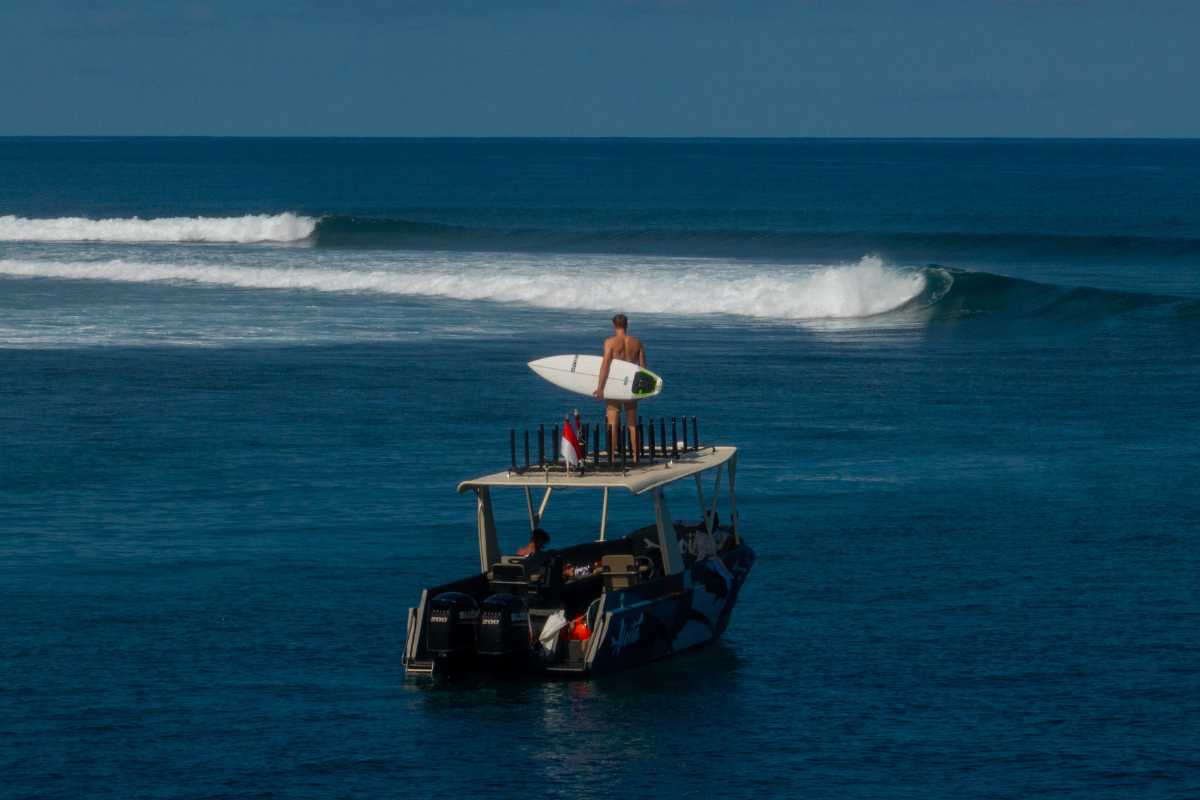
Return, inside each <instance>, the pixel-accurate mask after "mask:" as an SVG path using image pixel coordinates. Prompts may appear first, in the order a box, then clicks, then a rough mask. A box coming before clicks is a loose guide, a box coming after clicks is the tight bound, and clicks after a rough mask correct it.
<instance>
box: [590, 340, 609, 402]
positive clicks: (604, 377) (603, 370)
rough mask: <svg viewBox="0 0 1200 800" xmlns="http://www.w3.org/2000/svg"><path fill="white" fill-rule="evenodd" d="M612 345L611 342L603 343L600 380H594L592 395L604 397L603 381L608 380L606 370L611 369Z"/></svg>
mask: <svg viewBox="0 0 1200 800" xmlns="http://www.w3.org/2000/svg"><path fill="white" fill-rule="evenodd" d="M612 360H613V346H612V343H611V342H605V343H604V361H603V362H602V363H601V364H600V380H598V381H597V382H596V391H594V392H592V397H599V398H603V397H604V383H605V381H607V380H608V372H609V370H611V369H612Z"/></svg>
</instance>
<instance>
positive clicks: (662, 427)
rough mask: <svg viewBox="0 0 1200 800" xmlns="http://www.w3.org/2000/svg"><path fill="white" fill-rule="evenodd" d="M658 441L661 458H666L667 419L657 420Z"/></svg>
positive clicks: (660, 418)
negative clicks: (660, 443)
mask: <svg viewBox="0 0 1200 800" xmlns="http://www.w3.org/2000/svg"><path fill="white" fill-rule="evenodd" d="M658 440H659V441H660V442H662V456H663V458H666V457H667V418H666V417H659V418H658Z"/></svg>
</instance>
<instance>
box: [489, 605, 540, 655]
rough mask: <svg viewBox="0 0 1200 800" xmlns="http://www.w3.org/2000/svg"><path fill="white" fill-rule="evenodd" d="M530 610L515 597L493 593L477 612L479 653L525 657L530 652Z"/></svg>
mask: <svg viewBox="0 0 1200 800" xmlns="http://www.w3.org/2000/svg"><path fill="white" fill-rule="evenodd" d="M529 641H530V638H529V607H528V606H526V605H525V601H524V600H522V599H521V598H519V597H517V596H516V595H515V594H494V595H492V596H491V597H489V598H488V599H486V600H484V601H483V605H482V606H481V607H480V609H479V653H480V655H485V656H527V655H529V653H530V651H531V647H530V643H529Z"/></svg>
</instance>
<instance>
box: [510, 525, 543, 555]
mask: <svg viewBox="0 0 1200 800" xmlns="http://www.w3.org/2000/svg"><path fill="white" fill-rule="evenodd" d="M548 544H550V534H548V533H546V532H545V531H544V530H542V529H541V528H534V529H533V533H531V534H529V544H527V545H525V546H524V547H522V548H521V549H520V550H518V551H517V555H519V556H521V557H522V558H528V557H529V556H531V555H534V554H535V553H540V552H542V551H543V550H545V549H546V545H548Z"/></svg>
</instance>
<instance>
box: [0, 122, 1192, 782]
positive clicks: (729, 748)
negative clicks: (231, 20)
mask: <svg viewBox="0 0 1200 800" xmlns="http://www.w3.org/2000/svg"><path fill="white" fill-rule="evenodd" d="M617 310H621V311H625V312H626V313H628V314H629V315H630V317H631V319H632V329H633V332H635V333H637V334H638V335H640V336H641V337H643V338H644V340H645V341H646V344H647V349H648V353H649V360H650V366H651V367H652V368H654V369H655V370H657V371H659V372H660V373H661V374H662V375H663V376H664V379H665V382H666V385H667V391H666V392H664V394H663V396H662V397H661V398H659V399H657V400H655V401H653V404H650V403H648V404H646V406H645V410H646V413H653V414H661V413H665V414H695V415H697V416H698V417H699V419H700V423H701V428H702V434H703V437H704V438H705V439H706V440H709V441H720V442H724V443H732V444H736V445H738V446H739V447H740V448H741V449H742V450H741V463H740V468H739V471H738V500H739V510H740V511H741V519H742V524H743V526H744V533H745V535H746V538H747V540H748V541H749V542H750V543H751V544H752V545H753V546H754V547H755V549H756V550H757V552H758V554H759V560H758V563H757V564H756V566H755V569H754V572H753V573H752V574H751V576H750V580H749V583H748V584H747V587H746V590H745V591H744V592H743V594H742V596H741V599H740V602H739V606H738V607H737V609H736V610H735V612H734V617H733V622H732V625H731V627H730V630H729V631H728V633H727V635H726V636H725V638H723V639H722V640H721V641H720V642H719V643H717V644H715V645H712V646H710V647H708V648H705V649H704V650H701V651H698V652H695V653H691V654H688V655H684V656H680V657H678V658H676V659H673V660H671V661H668V662H665V663H662V664H660V665H656V666H652V667H649V668H645V669H641V670H637V671H634V672H630V673H626V674H623V675H618V676H614V677H611V678H605V679H597V680H594V681H577V682H558V683H521V682H499V683H491V684H489V683H478V682H472V681H465V682H461V681H460V682H452V683H449V684H433V683H429V682H425V681H419V680H411V679H405V677H404V674H403V669H402V667H401V663H400V658H401V651H402V646H403V638H404V615H405V609H407V607H408V606H410V605H413V604H415V602H416V600H417V598H418V595H419V591H420V589H421V587H423V586H427V585H430V584H436V583H440V582H443V581H445V580H448V579H450V578H454V577H458V576H461V575H465V574H467V573H469V572H471V571H472V570H474V569H476V568H477V556H476V549H475V548H476V545H475V539H474V530H473V506H472V503H471V501H470V500H469V499H468V498H467V497H463V496H458V495H456V494H455V491H454V487H455V484H456V482H457V481H458V480H460V479H463V478H465V477H468V476H471V475H474V474H478V473H482V472H486V471H491V470H493V469H496V468H501V467H502V466H504V464H506V463H507V459H508V453H507V440H508V428H509V427H511V426H518V427H520V426H532V425H536V424H537V423H538V422H545V423H546V424H550V423H553V422H555V421H557V420H558V419H560V418H561V415H563V414H564V413H566V412H568V411H570V410H572V409H573V408H576V407H580V408H581V410H582V411H583V412H584V413H585V414H590V413H594V409H593V408H592V407H591V405H590V403H589V402H588V401H585V400H584V399H583V398H574V397H572V396H569V395H565V394H562V393H561V392H559V391H558V390H556V389H554V388H553V387H550V386H549V385H548V384H544V383H542V382H540V381H539V380H538V379H537V378H536V377H535V376H534V375H533V374H532V373H530V372H529V371H528V369H527V368H526V367H525V362H527V361H528V360H530V359H533V358H536V357H540V356H544V355H548V354H552V353H560V352H576V351H579V352H588V351H595V350H596V349H597V348H598V347H599V345H600V342H601V339H602V337H603V336H604V335H606V333H607V320H608V317H609V316H611V314H612V313H613V312H614V311H617ZM1198 398H1200V142H1194V141H803V140H801V141H625V140H616V141H603V140H547V141H536V140H535V141H515V140H501V141H469V140H467V141H453V140H434V141H419V140H397V141H389V140H345V141H338V140H204V139H195V140H192V139H178V140H170V139H150V140H147V139H61V140H55V139H49V140H37V139H33V140H30V139H6V140H0V448H2V449H0V601H2V604H3V616H0V775H3V780H2V781H0V785H2V786H3V789H2V790H0V794H3V795H4V796H5V797H14V798H26V797H46V798H78V797H95V798H102V797H111V798H177V797H239V798H240V797H280V798H295V797H313V798H328V797H414V798H417V797H421V798H424V797H430V796H433V795H434V794H435V793H439V794H440V793H449V796H480V795H484V794H486V795H487V796H494V797H542V796H545V797H560V796H570V797H614V796H643V795H645V796H649V795H654V796H659V797H668V798H674V797H704V798H709V797H750V796H754V797H762V796H784V795H786V796H797V797H810V798H826V797H828V798H921V799H922V800H924V799H925V798H938V797H945V798H962V797H989V798H990V797H996V798H1029V797H1054V798H1066V797H1070V798H1088V800H1094V799H1095V798H1127V797H1145V798H1194V797H1197V796H1200V755H1198V753H1197V748H1196V740H1197V737H1196V731H1197V730H1198V729H1200V723H1198V720H1200V645H1198V644H1197V630H1198V626H1200V597H1198V590H1197V585H1198V583H1197V582H1198V579H1200V549H1198V547H1197V544H1198V541H1200V489H1197V486H1198V484H1200V466H1198V465H1200V434H1198V431H1197V420H1198V419H1200V399H1198ZM690 499H691V498H690V496H689V495H688V494H687V493H680V494H679V496H678V499H676V498H675V496H674V495H672V496H671V500H672V510H673V511H674V512H675V515H676V516H681V517H684V516H688V515H689V514H693V513H694V512H693V511H692V505H693V504H694V503H691V502H689V500H690ZM586 500H587V499H585V498H564V501H563V502H562V503H561V506H560V505H557V503H558V502H559V501H557V500H556V501H555V504H552V507H551V511H550V514H549V515H548V517H547V520H546V522H547V527H549V528H550V529H551V531H552V532H553V533H554V534H555V536H556V537H558V540H559V541H560V542H568V541H572V540H576V539H577V540H583V539H586V538H590V537H591V535H592V534H593V532H594V524H595V516H596V511H597V509H594V508H591V507H590V503H588V502H587V501H586ZM501 502H502V503H503V505H502V506H501V516H500V520H499V522H500V525H501V533H502V540H503V542H504V544H505V545H507V547H508V548H509V549H512V548H515V547H516V546H517V545H518V544H519V543H521V536H520V531H521V524H522V522H521V514H522V513H523V508H522V507H521V503H520V502H519V501H518V500H517V499H516V498H508V499H507V500H506V499H505V498H501ZM615 514H616V518H617V519H616V523H617V526H618V527H621V526H625V527H632V526H634V525H640V524H643V523H645V522H647V521H648V519H649V517H648V511H647V510H646V509H644V508H642V507H641V505H640V503H639V502H636V501H633V500H626V501H624V502H622V503H621V504H619V507H618V508H617V509H616V512H615Z"/></svg>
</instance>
